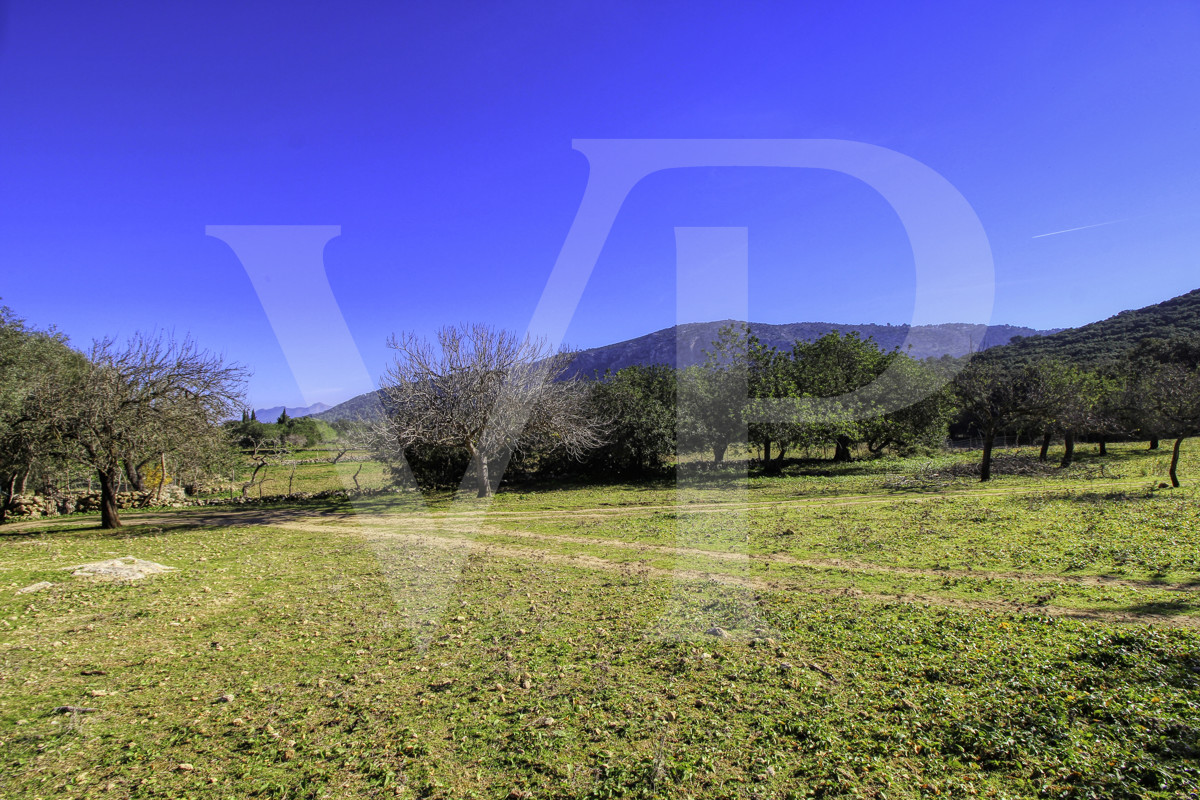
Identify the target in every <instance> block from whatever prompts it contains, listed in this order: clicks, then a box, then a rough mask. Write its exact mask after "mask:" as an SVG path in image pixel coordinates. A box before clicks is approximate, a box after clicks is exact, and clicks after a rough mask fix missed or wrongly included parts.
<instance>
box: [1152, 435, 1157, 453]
mask: <svg viewBox="0 0 1200 800" xmlns="http://www.w3.org/2000/svg"><path fill="white" fill-rule="evenodd" d="M1150 449H1151V450H1157V449H1158V437H1157V436H1151V437H1150Z"/></svg>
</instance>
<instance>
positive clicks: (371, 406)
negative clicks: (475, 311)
mask: <svg viewBox="0 0 1200 800" xmlns="http://www.w3.org/2000/svg"><path fill="white" fill-rule="evenodd" d="M736 324H741V323H737V322H735V321H734V320H721V321H718V322H693V323H687V324H684V325H678V326H676V327H673V328H664V329H663V330H661V331H655V332H654V333H650V334H646V335H645V336H639V337H638V338H636V339H630V340H628V341H624V342H617V343H616V344H610V345H605V346H604V347H593V348H590V349H588V350H581V351H580V352H579V353H578V354H576V356H575V358H574V360H573V361H572V362H571V366H570V367H569V368H568V370H567V375H568V376H569V377H575V376H578V377H584V378H590V377H593V376H594V375H597V374H601V375H602V374H604V372H605V371H606V370H614V371H615V370H618V369H622V368H624V367H628V366H632V365H634V364H645V365H650V364H667V365H670V366H672V367H675V366H681V367H689V366H693V365H695V364H702V363H704V359H705V352H704V351H705V350H707V349H709V348H711V346H712V343H713V340H714V339H716V338H717V333H718V332H719V331H720V330H721V328H723V327H725V326H727V325H736ZM750 330H751V331H753V332H754V334H755V335H756V336H758V338H759V339H761V340H762V341H763V342H764V343H765V344H767V345H770V346H773V347H778V348H780V349H784V350H786V349H791V346H792V343H793V342H795V341H797V340H799V341H805V342H811V341H813V340H815V339H819V338H820V337H822V336H824V335H825V334H827V333H829V332H830V331H839V332H841V333H843V334H845V333H848V332H850V331H857V332H858V334H859V335H860V336H862V337H864V338H865V337H868V336H870V337H872V338H874V340H875V341H876V342H878V343H879V345H880V347H882V348H883V349H885V350H891V349H893V348H896V347H902V346H903V345H904V343H905V340H906V339H908V338H909V333H910V327H909V326H908V325H843V324H838V323H832V322H794V323H790V324H784V325H769V324H766V323H759V322H754V323H751V324H750ZM1055 330H1058V329H1057V328H1056V329H1055ZM1053 332H1054V331H1039V330H1034V329H1033V328H1022V327H1018V326H1014V325H989V326H986V327H985V326H983V325H970V324H966V323H946V324H942V325H919V326H917V327H916V328H914V329H912V334H913V336H912V342H910V343H911V344H912V348H911V349H910V350H908V351H907V352H908V353H909V355H911V356H912V357H913V358H929V357H934V358H936V357H939V356H943V355H953V356H961V355H966V354H967V353H973V352H979V351H980V350H986V349H987V348H990V347H996V346H998V345H1002V344H1005V343H1006V342H1009V341H1011V340H1012V339H1013V337H1017V336H1031V337H1032V336H1042V335H1045V334H1047V333H1053ZM676 336H678V337H680V338H682V340H683V343H684V348H685V349H684V353H683V355H684V357H683V358H682V359H680V361H681V363H678V364H677V363H676V348H675V341H676ZM288 413H289V414H291V413H292V412H291V410H290V409H289V410H288ZM378 413H379V401H378V397H377V395H376V393H375V392H367V393H366V394H360V395H359V396H357V397H354V398H351V399H350V400H347V401H346V402H345V403H341V404H340V405H336V406H334V407H333V408H330V409H328V410H326V411H322V412H321V413H319V414H313V416H314V417H315V418H317V419H320V420H324V421H326V422H334V421H336V420H339V419H372V418H373V417H375V415H376V414H378ZM276 416H278V411H277V412H276ZM259 418H260V419H262V418H263V417H262V412H259Z"/></svg>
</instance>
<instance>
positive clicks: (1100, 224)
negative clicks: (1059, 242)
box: [1033, 217, 1133, 239]
mask: <svg viewBox="0 0 1200 800" xmlns="http://www.w3.org/2000/svg"><path fill="white" fill-rule="evenodd" d="M1130 219H1133V218H1132V217H1123V218H1121V219H1110V220H1109V221H1108V222H1097V223H1095V224H1094V225H1080V226H1079V227H1078V228H1067V229H1066V230H1061V231H1050V233H1039V234H1038V235H1037V236H1034V237H1033V238H1034V239H1041V238H1042V237H1044V236H1058V235H1059V234H1060V233H1072V232H1073V231H1086V230H1087V229H1088V228H1101V227H1104V226H1105V225H1116V224H1117V223H1118V222H1128V221H1129V220H1130Z"/></svg>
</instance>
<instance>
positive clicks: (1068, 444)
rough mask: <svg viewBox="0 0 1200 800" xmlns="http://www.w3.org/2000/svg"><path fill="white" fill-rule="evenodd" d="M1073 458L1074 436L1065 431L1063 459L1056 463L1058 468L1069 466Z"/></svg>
mask: <svg viewBox="0 0 1200 800" xmlns="http://www.w3.org/2000/svg"><path fill="white" fill-rule="evenodd" d="M1073 458H1075V434H1074V433H1072V432H1071V431H1067V432H1066V433H1065V434H1063V457H1062V461H1060V462H1059V463H1058V465H1059V466H1060V467H1064V468H1065V467H1069V466H1071V459H1073Z"/></svg>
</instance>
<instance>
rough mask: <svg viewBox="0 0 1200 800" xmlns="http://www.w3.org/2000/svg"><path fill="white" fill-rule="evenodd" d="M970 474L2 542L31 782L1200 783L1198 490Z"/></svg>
mask: <svg viewBox="0 0 1200 800" xmlns="http://www.w3.org/2000/svg"><path fill="white" fill-rule="evenodd" d="M1185 455H1186V460H1185V462H1184V469H1183V470H1182V471H1181V474H1182V475H1183V477H1184V479H1185V480H1187V479H1188V477H1189V475H1196V476H1197V477H1200V469H1197V466H1198V465H1197V464H1196V461H1197V460H1198V459H1197V453H1196V451H1195V450H1193V449H1191V448H1189V449H1188V451H1187V452H1186V454H1185ZM968 457H969V455H958V454H954V455H949V456H945V457H942V458H940V459H939V460H938V461H937V462H936V463H935V465H934V468H929V467H927V466H926V464H925V461H923V460H910V461H902V462H901V461H897V462H890V463H882V462H874V463H870V464H853V465H849V466H848V467H845V468H842V469H841V470H840V471H839V470H829V468H828V466H827V465H816V464H812V465H805V464H802V465H798V466H797V467H796V468H795V469H796V470H797V471H798V472H802V473H803V472H805V471H808V472H809V473H810V474H796V475H791V476H784V477H782V478H754V479H753V480H752V481H751V482H750V488H749V489H748V490H747V491H746V492H744V493H741V494H738V493H736V492H735V491H733V490H736V485H733V486H732V490H731V484H730V483H729V474H726V475H722V474H721V473H720V472H717V473H708V472H706V473H704V474H702V475H699V476H697V477H698V479H697V480H696V481H688V482H687V485H686V486H685V490H686V494H685V496H684V498H683V499H684V501H685V502H683V503H682V504H681V505H678V506H677V500H678V499H679V496H678V494H677V487H676V486H675V484H674V483H673V482H670V483H662V484H659V485H656V486H650V487H636V486H605V487H596V486H593V487H582V486H581V487H570V486H567V487H558V488H556V489H554V490H541V489H538V490H529V489H530V488H532V487H525V488H524V489H518V488H517V487H514V488H513V489H512V490H510V491H507V492H503V493H501V494H500V495H499V496H498V497H497V499H496V501H495V502H494V504H493V505H492V507H491V511H490V514H489V516H488V518H487V519H486V521H485V523H484V524H483V525H482V527H473V525H472V520H471V519H470V517H469V515H464V514H462V513H461V512H462V510H463V507H460V506H452V505H451V504H450V496H449V495H447V494H445V493H441V494H432V495H430V497H429V498H428V500H429V501H430V503H429V506H430V507H431V508H432V509H433V511H434V512H435V513H434V515H433V517H429V516H427V515H423V514H420V513H416V510H415V509H416V506H415V505H414V502H415V499H414V498H412V497H401V498H396V497H394V496H387V497H377V498H372V499H369V500H364V501H359V502H353V503H351V502H342V503H337V502H334V503H323V504H310V505H304V506H294V507H290V508H281V509H263V510H257V509H242V510H238V511H232V512H222V513H228V514H229V515H230V516H228V517H227V518H225V519H223V520H222V519H221V518H220V517H217V516H209V517H205V516H203V515H202V513H201V512H200V511H183V512H178V513H171V514H164V513H161V512H150V513H148V514H144V515H143V514H129V515H127V517H126V519H127V522H129V523H134V524H135V526H133V527H130V528H127V529H125V530H124V531H121V532H118V533H104V532H101V531H98V530H95V529H93V528H91V527H89V526H91V525H94V521H91V520H89V519H87V518H68V519H61V520H51V521H44V522H42V523H39V524H36V525H28V526H20V527H11V528H4V529H0V534H4V535H0V796H4V797H20V798H35V797H45V798H50V797H71V798H84V797H126V796H128V797H146V798H150V797H162V798H178V797H191V798H241V797H273V798H325V797H328V798H341V797H414V798H415V797H429V798H463V797H482V798H508V797H512V798H519V797H537V798H574V797H585V798H617V797H629V798H638V797H641V798H659V797H662V798H686V797H694V798H722V797H730V798H733V797H744V798H800V797H880V798H885V797H886V798H919V797H963V798H967V797H996V798H1027V797H1028V798H1034V797H1054V798H1093V797H1096V798H1143V797H1145V798H1168V797H1171V798H1175V797H1179V798H1182V797H1190V796H1195V794H1196V793H1197V792H1198V791H1200V774H1198V772H1197V767H1196V765H1197V763H1198V760H1200V722H1198V720H1200V713H1198V708H1200V633H1198V632H1197V631H1198V628H1200V625H1198V624H1197V623H1198V617H1197V609H1196V608H1195V605H1194V599H1195V598H1196V592H1197V591H1200V587H1198V586H1197V581H1200V575H1197V573H1198V572H1200V565H1198V564H1197V558H1198V556H1197V552H1200V548H1197V544H1198V543H1197V541H1196V537H1197V536H1198V535H1200V534H1198V533H1197V530H1198V528H1200V525H1198V524H1197V523H1198V521H1200V520H1198V519H1197V514H1198V512H1197V507H1198V506H1197V502H1196V501H1197V499H1198V498H1197V496H1196V494H1195V492H1194V491H1193V490H1191V489H1188V488H1185V489H1184V490H1182V491H1180V490H1173V491H1160V490H1157V489H1152V486H1153V485H1155V484H1156V483H1157V478H1158V474H1157V472H1156V470H1157V469H1158V466H1157V464H1156V461H1155V459H1158V458H1160V456H1157V455H1155V454H1151V453H1144V452H1142V451H1140V450H1139V449H1137V448H1135V447H1132V446H1130V447H1123V448H1118V452H1116V453H1115V454H1114V456H1112V457H1111V459H1110V460H1109V463H1107V464H1106V466H1105V474H1103V475H1102V474H1100V471H1099V470H1098V469H1097V468H1096V467H1095V464H1094V462H1095V459H1093V458H1091V457H1085V459H1084V462H1083V464H1081V466H1080V468H1079V469H1078V470H1075V471H1074V473H1075V474H1074V475H1068V476H1067V477H1065V478H1064V477H1061V476H1059V475H1040V476H1032V477H1030V476H1024V477H1022V476H1014V477H1011V478H1009V477H1001V478H1000V479H999V480H997V482H996V483H995V484H994V485H993V486H991V487H979V486H978V485H977V484H975V483H973V482H971V481H969V480H968V479H958V478H953V479H952V480H950V481H948V482H947V481H943V480H941V479H940V478H938V479H932V478H930V475H931V474H932V473H933V472H935V471H936V470H937V469H945V468H946V467H947V466H952V465H953V463H955V462H956V461H961V460H964V459H966V458H968ZM340 466H342V465H339V467H340ZM817 471H825V472H831V473H832V474H824V475H821V474H812V473H816V472H817ZM298 474H299V470H298ZM896 475H904V476H907V477H908V478H910V479H913V480H917V481H918V482H919V483H922V484H929V485H928V486H920V487H918V488H917V489H913V488H911V486H910V487H907V488H904V489H899V490H898V489H893V488H888V486H895V485H899V484H903V483H904V482H899V481H897V480H896V478H895V476H896ZM889 476H890V477H889ZM947 483H948V484H949V485H946V484H947ZM1114 483H1115V484H1119V485H1118V486H1116V487H1114V486H1110V485H1109V484H1114ZM985 492H986V493H985ZM398 501H399V502H398ZM687 501H694V502H687ZM204 513H209V512H204ZM238 514H241V515H243V516H240V517H239V516H237V515H238ZM252 514H254V515H257V516H252ZM139 520H153V523H152V524H150V525H140V526H136V523H137V522H138V521H139ZM201 520H203V521H205V522H206V524H205V525H203V526H201V527H191V524H193V523H196V522H197V521H201ZM239 520H242V521H243V523H244V522H249V521H252V520H253V521H268V522H271V523H272V524H255V525H250V524H239ZM219 522H220V523H222V524H217V523H219ZM124 555H134V556H137V557H139V558H145V559H150V560H154V561H159V562H161V563H164V564H168V565H170V566H175V567H178V568H179V571H178V572H175V573H171V574H165V575H160V576H155V577H152V578H150V579H147V580H146V581H144V582H141V583H129V584H106V583H85V582H80V581H78V580H75V579H72V578H70V577H68V576H67V573H65V572H62V571H61V568H62V567H66V566H71V565H74V564H78V563H82V562H85V561H92V560H98V559H101V558H111V557H115V556H124ZM741 555H745V556H747V557H746V558H741V557H740V556H741ZM705 576H711V579H706V577H705ZM42 580H47V581H51V582H54V583H56V584H57V585H56V586H54V587H53V588H51V589H48V590H45V591H43V592H39V593H34V594H24V595H22V594H16V593H15V589H17V588H19V587H21V586H26V585H29V584H32V583H34V582H37V581H42ZM1089 617H1090V618H1089ZM713 626H719V627H720V628H722V629H724V630H725V631H727V632H728V634H729V636H728V637H727V638H717V637H714V636H710V635H706V633H705V632H706V631H708V630H710V629H711V628H713ZM222 696H226V697H228V698H229V699H228V701H227V702H221V700H220V698H221V697H222ZM61 705H77V706H87V707H92V708H96V709H98V710H97V711H96V712H94V713H82V714H66V715H61V714H54V713H52V710H53V709H54V708H55V707H57V706H61ZM184 764H186V765H188V766H190V767H191V769H181V767H180V765H184Z"/></svg>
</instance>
